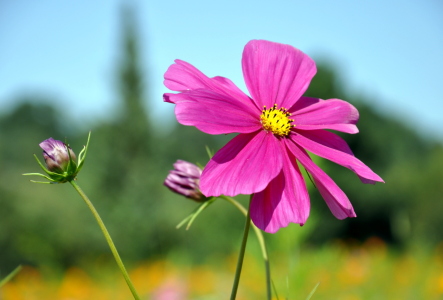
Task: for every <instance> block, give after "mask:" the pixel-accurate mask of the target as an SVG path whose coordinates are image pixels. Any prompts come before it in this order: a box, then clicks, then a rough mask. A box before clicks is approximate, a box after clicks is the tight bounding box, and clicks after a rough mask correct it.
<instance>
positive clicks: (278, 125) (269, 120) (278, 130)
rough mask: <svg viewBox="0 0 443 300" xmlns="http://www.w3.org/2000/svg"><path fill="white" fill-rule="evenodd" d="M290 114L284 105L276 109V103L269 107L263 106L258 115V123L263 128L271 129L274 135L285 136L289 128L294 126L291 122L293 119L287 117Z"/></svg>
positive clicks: (289, 130)
mask: <svg viewBox="0 0 443 300" xmlns="http://www.w3.org/2000/svg"><path fill="white" fill-rule="evenodd" d="M290 115H291V114H290V113H289V112H288V111H287V110H286V108H284V107H281V108H279V109H277V104H274V106H273V107H271V108H270V109H266V106H264V107H263V110H262V113H261V115H260V123H261V124H262V126H263V129H264V130H266V131H271V132H272V133H273V134H274V135H277V136H287V135H288V134H289V132H291V128H293V127H295V125H293V124H292V122H294V120H292V119H289V116H290Z"/></svg>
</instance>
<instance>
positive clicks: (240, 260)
mask: <svg viewBox="0 0 443 300" xmlns="http://www.w3.org/2000/svg"><path fill="white" fill-rule="evenodd" d="M251 198H252V195H251ZM249 203H250V201H249ZM250 225H251V216H250V214H249V209H248V212H247V214H246V222H245V230H244V232H243V239H242V243H241V247H240V253H239V255H238V260H237V268H236V270H235V277H234V283H233V285H232V292H231V300H235V297H236V296H237V289H238V284H239V282H240V275H241V270H242V267H243V259H244V257H245V249H246V242H247V241H248V234H249V227H250Z"/></svg>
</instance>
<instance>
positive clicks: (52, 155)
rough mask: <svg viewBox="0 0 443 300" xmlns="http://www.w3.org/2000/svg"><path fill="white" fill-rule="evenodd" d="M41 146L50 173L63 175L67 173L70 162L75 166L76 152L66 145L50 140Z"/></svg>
mask: <svg viewBox="0 0 443 300" xmlns="http://www.w3.org/2000/svg"><path fill="white" fill-rule="evenodd" d="M39 146H40V148H42V149H43V157H44V158H45V162H46V166H47V167H48V170H49V171H51V172H54V173H60V174H61V173H63V172H66V171H67V168H68V165H69V162H70V161H71V163H73V164H74V165H75V160H76V159H77V158H76V157H75V154H74V151H72V149H71V148H70V147H69V146H68V145H66V144H65V143H63V142H61V141H57V140H54V139H53V138H49V139H47V140H44V141H43V142H41V143H40V144H39ZM68 151H69V153H68Z"/></svg>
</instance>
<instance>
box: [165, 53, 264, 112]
mask: <svg viewBox="0 0 443 300" xmlns="http://www.w3.org/2000/svg"><path fill="white" fill-rule="evenodd" d="M164 77H165V80H164V84H165V86H166V87H167V88H168V89H170V90H172V91H178V92H185V91H191V90H196V89H206V90H210V91H214V92H217V93H219V94H223V95H225V96H229V97H232V98H237V99H238V100H240V101H241V102H243V103H244V104H246V105H248V106H250V107H251V108H252V107H254V104H253V103H252V100H251V99H250V98H249V97H248V96H247V95H246V94H245V93H243V92H242V91H241V90H240V89H239V88H238V87H237V86H236V85H235V84H234V83H232V81H231V80H229V79H227V78H224V77H220V76H217V77H213V78H209V77H208V76H206V75H205V74H203V73H202V72H200V71H199V70H198V69H197V68H196V67H194V66H193V65H191V64H189V63H187V62H185V61H182V60H179V59H176V60H175V64H172V65H171V66H170V67H169V68H168V70H167V71H166V73H165V75H164ZM171 95H174V94H165V97H164V98H165V101H166V102H173V101H170V100H172V99H173V97H172V96H171ZM169 98H171V99H169ZM173 103H175V102H173ZM258 109H259V110H261V108H258Z"/></svg>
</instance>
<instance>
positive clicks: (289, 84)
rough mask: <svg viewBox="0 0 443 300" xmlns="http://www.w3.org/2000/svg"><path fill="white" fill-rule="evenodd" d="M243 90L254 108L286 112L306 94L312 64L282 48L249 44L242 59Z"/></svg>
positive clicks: (313, 68)
mask: <svg viewBox="0 0 443 300" xmlns="http://www.w3.org/2000/svg"><path fill="white" fill-rule="evenodd" d="M242 67H243V76H244V77H245V82H246V86H247V87H248V90H249V93H250V94H251V96H252V98H253V99H254V101H255V102H256V103H257V106H258V107H259V108H260V109H262V108H263V106H264V105H266V107H268V108H270V107H271V106H273V105H274V104H277V105H278V107H284V108H290V107H291V106H292V105H293V104H294V103H295V102H296V101H297V100H298V99H299V98H300V97H301V96H302V95H303V93H304V92H305V91H306V89H307V88H308V85H309V83H310V82H311V79H312V77H314V75H315V73H316V72H317V68H316V66H315V62H314V61H313V60H312V59H311V58H310V57H309V56H307V55H306V54H304V53H303V52H301V51H300V50H298V49H296V48H294V47H292V46H290V45H284V44H278V43H273V42H268V41H263V40H252V41H250V42H249V43H247V44H246V46H245V48H244V50H243V58H242Z"/></svg>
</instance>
